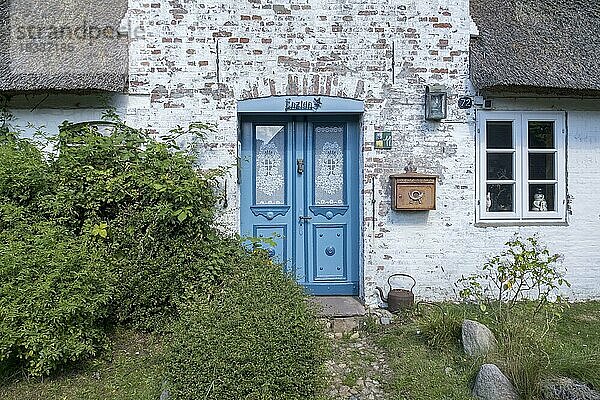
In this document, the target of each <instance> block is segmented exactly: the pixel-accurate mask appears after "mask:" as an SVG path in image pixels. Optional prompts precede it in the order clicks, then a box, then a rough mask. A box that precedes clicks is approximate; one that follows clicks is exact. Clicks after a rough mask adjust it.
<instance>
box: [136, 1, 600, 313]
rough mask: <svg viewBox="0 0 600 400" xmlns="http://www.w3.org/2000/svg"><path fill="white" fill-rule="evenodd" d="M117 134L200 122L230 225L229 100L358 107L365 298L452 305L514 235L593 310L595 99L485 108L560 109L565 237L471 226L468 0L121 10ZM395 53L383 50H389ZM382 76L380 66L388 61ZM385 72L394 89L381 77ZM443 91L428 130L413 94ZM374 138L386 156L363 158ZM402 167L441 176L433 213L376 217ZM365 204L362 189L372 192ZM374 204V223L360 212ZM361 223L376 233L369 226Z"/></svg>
mask: <svg viewBox="0 0 600 400" xmlns="http://www.w3.org/2000/svg"><path fill="white" fill-rule="evenodd" d="M129 7H130V10H129V18H130V24H132V26H136V27H141V28H143V31H144V34H143V35H140V36H139V37H137V38H133V39H132V42H131V45H130V52H129V54H130V95H129V98H128V101H127V106H126V114H127V122H128V123H130V124H131V125H133V126H137V127H141V128H149V129H152V130H154V131H156V132H157V133H160V132H164V131H166V130H167V129H169V128H171V127H173V126H175V125H186V124H188V123H189V122H192V121H202V122H209V123H214V124H215V125H216V132H215V133H214V134H211V135H210V136H209V137H208V138H207V142H206V151H205V152H204V154H203V155H202V157H201V160H200V161H201V163H202V165H203V166H204V167H207V168H208V167H214V166H220V165H231V166H232V170H231V171H232V174H231V176H230V178H229V179H228V189H229V205H230V207H229V208H228V209H226V210H223V220H224V221H225V222H226V223H227V224H228V225H229V226H232V227H234V228H235V227H238V226H239V213H240V210H239V207H238V206H236V205H237V204H239V193H238V186H237V185H236V184H235V179H236V178H235V176H236V174H235V171H234V169H233V165H234V163H235V157H236V147H237V145H236V143H237V134H238V132H237V130H238V120H237V111H236V101H237V100H241V99H246V98H254V97H262V96H270V95H286V94H287V95H295V94H299V95H304V94H305V95H318V94H319V95H332V96H344V97H351V98H357V99H360V100H364V102H365V113H364V116H363V120H362V135H363V154H362V156H363V176H364V179H363V190H362V193H363V196H362V201H363V253H364V255H363V259H364V275H365V278H364V286H363V290H364V295H365V298H366V300H367V302H369V303H375V302H377V301H378V300H377V297H376V295H375V290H374V287H375V286H382V285H383V283H384V282H385V280H386V278H387V277H388V276H389V275H390V274H392V273H396V272H403V273H409V274H412V275H413V276H414V277H415V278H416V279H417V282H418V284H417V288H416V293H417V297H418V298H420V299H422V298H430V299H442V298H446V299H448V298H450V299H452V298H454V296H455V295H454V292H453V283H454V282H455V281H456V280H457V279H458V278H460V276H461V275H463V274H469V273H471V272H473V271H474V270H475V269H476V268H477V267H478V266H480V265H481V264H482V263H483V261H484V260H485V259H486V257H488V256H489V255H492V254H497V253H498V252H499V251H500V250H501V249H502V247H503V244H504V242H506V241H507V240H508V239H509V238H510V237H511V236H512V235H513V234H514V233H515V232H520V233H521V234H523V235H529V234H533V233H535V232H539V234H540V236H541V238H542V240H544V241H545V242H547V243H548V245H549V246H550V248H551V250H552V251H556V252H560V253H563V254H564V255H565V258H564V262H565V265H566V266H567V267H568V269H569V276H568V279H569V280H570V281H571V282H572V283H573V293H571V295H572V296H573V297H574V298H575V299H584V298H598V297H600V284H599V283H600V282H599V278H600V250H598V248H597V246H598V244H599V243H600V190H599V189H598V188H599V187H600V110H599V108H600V107H599V106H598V105H597V102H596V103H594V102H587V103H586V102H583V101H581V102H579V101H576V100H573V101H570V102H566V103H565V102H562V103H560V104H558V103H556V104H555V103H552V102H550V101H537V100H532V101H528V102H521V103H514V102H510V101H499V102H498V103H497V104H496V103H495V106H496V107H498V108H499V109H511V110H520V109H532V110H535V109H555V110H565V111H568V128H569V133H568V162H567V166H568V191H569V194H570V195H572V196H573V203H572V215H569V217H568V226H529V227H514V226H513V227H487V228H483V227H476V226H475V206H476V200H475V182H476V179H475V172H476V171H475V153H476V151H475V131H474V127H475V124H474V118H475V117H474V113H473V112H472V111H471V112H470V113H467V112H465V111H463V110H458V109H457V106H456V100H457V98H458V97H459V96H461V95H464V94H473V93H472V92H471V89H470V85H469V82H468V79H467V77H468V46H469V37H470V31H469V30H470V27H471V26H472V24H471V23H470V19H469V15H468V1H467V0H433V1H420V0H393V1H387V0H348V1H332V0H304V1H299V0H291V1H285V2H280V3H276V2H272V1H270V0H238V1H233V0H229V1H227V0H207V1H202V2H200V1H191V0H180V1H178V0H172V1H164V0H163V1H161V0H154V1H152V0H150V1H146V0H130V3H129ZM392 49H394V51H392ZM393 63H394V68H392V64H393ZM392 75H393V79H392ZM430 84H443V85H446V86H448V88H449V96H450V97H449V115H448V118H447V119H446V120H445V121H444V122H441V123H437V122H427V121H425V120H424V118H423V114H424V94H425V85H430ZM376 130H387V131H392V132H393V149H392V150H374V149H373V133H374V131H376ZM408 163H412V164H413V165H414V166H416V167H417V168H418V171H419V172H424V173H433V174H437V175H439V176H440V178H439V182H438V188H437V189H438V193H437V210H434V211H430V212H394V211H391V210H390V185H389V181H388V176H389V175H390V174H392V173H398V172H403V170H404V167H405V166H406V165H407V164H408ZM373 180H374V181H375V191H374V193H373V191H372V189H371V188H372V181H373ZM373 198H374V199H375V215H374V217H375V219H374V220H373V211H372V210H373V208H372V204H371V201H372V199H373ZM373 224H374V225H373Z"/></svg>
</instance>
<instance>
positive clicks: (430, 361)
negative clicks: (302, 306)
mask: <svg viewBox="0 0 600 400" xmlns="http://www.w3.org/2000/svg"><path fill="white" fill-rule="evenodd" d="M443 307H444V310H445V311H446V316H445V318H443V317H442V316H441V313H440V312H439V311H438V310H436V309H435V308H433V307H432V308H431V309H430V310H427V311H426V312H422V313H407V314H405V315H402V316H400V319H401V322H400V323H396V324H394V325H393V326H392V327H390V328H388V329H385V330H383V331H382V332H380V333H379V334H377V335H378V340H377V343H378V345H379V346H380V347H381V348H382V349H384V350H385V352H386V353H387V357H388V363H389V365H390V368H391V369H392V372H393V378H392V379H390V381H389V383H388V385H387V387H386V389H387V391H388V398H389V399H393V400H400V399H402V400H426V399H453V400H461V399H465V400H467V399H471V393H470V388H471V386H472V382H473V379H474V378H475V375H476V374H477V371H478V369H479V367H480V365H481V364H482V363H484V362H486V361H485V360H483V359H477V358H468V357H466V356H465V354H464V353H463V350H462V347H461V344H460V341H459V340H458V337H457V326H459V324H460V322H462V318H465V317H466V318H471V319H480V318H477V311H476V309H474V308H473V307H469V306H463V305H455V304H444V305H443ZM514 321H518V319H517V318H515V319H514V320H513V324H515V325H514V326H513V327H512V328H511V327H510V326H509V327H508V328H511V329H507V327H505V328H504V329H505V331H504V333H503V331H502V329H501V327H498V326H494V325H492V324H490V325H489V326H490V328H491V329H492V330H494V331H495V333H496V335H497V338H498V339H499V342H500V343H499V345H500V350H499V352H498V353H497V354H492V355H490V356H488V360H487V361H489V362H494V363H497V365H499V366H500V368H501V369H502V370H503V371H504V372H505V373H506V374H507V375H508V376H509V377H511V378H512V379H514V380H515V384H516V385H517V389H519V391H520V392H521V394H522V396H523V398H526V399H536V398H537V393H538V390H537V384H538V383H539V379H543V378H546V377H551V376H566V377H571V378H575V379H577V380H580V381H582V382H585V383H587V384H589V385H591V386H592V387H594V388H595V389H597V390H598V389H600V302H598V301H591V302H586V303H575V304H572V305H571V307H570V308H569V309H568V310H566V311H565V313H564V314H563V315H562V317H561V318H560V319H559V320H557V321H556V322H555V323H554V324H553V325H551V327H550V330H549V332H548V334H547V335H546V336H544V338H543V341H542V342H541V343H538V342H536V343H534V342H532V341H530V338H531V336H527V335H526V334H525V333H526V331H527V329H529V330H532V329H533V330H535V329H543V328H544V327H543V326H519V322H514ZM484 322H488V323H489V321H484ZM507 330H508V331H510V335H509V334H507Z"/></svg>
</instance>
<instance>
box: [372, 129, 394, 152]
mask: <svg viewBox="0 0 600 400" xmlns="http://www.w3.org/2000/svg"><path fill="white" fill-rule="evenodd" d="M375 148H376V149H381V150H390V149H391V148H392V132H389V131H383V132H375Z"/></svg>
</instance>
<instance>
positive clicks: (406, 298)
mask: <svg viewBox="0 0 600 400" xmlns="http://www.w3.org/2000/svg"><path fill="white" fill-rule="evenodd" d="M395 276H406V277H408V278H410V279H412V281H413V285H412V286H411V287H410V290H406V289H392V284H391V283H390V279H392V278H393V277H395ZM387 282H388V286H389V287H390V291H389V292H388V297H387V299H386V298H385V296H384V295H383V289H382V288H380V287H379V286H377V287H376V288H375V289H377V291H378V292H379V295H380V296H381V300H383V301H384V302H386V303H388V310H389V311H390V312H396V311H398V310H399V309H401V308H409V307H412V306H413V304H415V294H414V293H413V289H414V287H415V286H416V285H417V281H416V280H415V278H413V277H412V276H410V275H408V274H393V275H390V276H389V278H388V280H387Z"/></svg>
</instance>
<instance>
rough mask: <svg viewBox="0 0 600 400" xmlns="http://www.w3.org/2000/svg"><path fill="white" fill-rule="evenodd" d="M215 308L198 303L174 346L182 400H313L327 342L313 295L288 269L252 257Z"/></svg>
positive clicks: (175, 381)
mask: <svg viewBox="0 0 600 400" xmlns="http://www.w3.org/2000/svg"><path fill="white" fill-rule="evenodd" d="M238 262H239V263H240V264H238V265H236V267H235V270H236V273H235V275H234V276H233V277H232V279H231V280H228V282H227V284H226V285H224V288H223V290H222V291H221V292H220V293H219V294H218V296H216V297H215V298H214V299H213V300H212V301H209V302H197V303H196V305H195V306H193V307H192V308H191V309H190V310H189V312H188V313H186V315H185V316H184V318H182V321H181V323H180V324H179V326H178V328H177V329H176V332H175V334H174V338H173V340H171V343H172V346H171V350H170V360H169V366H168V369H167V370H168V371H169V378H168V379H169V382H170V385H171V390H172V394H173V395H175V398H176V399H200V398H201V399H219V400H226V399H265V400H267V399H282V400H284V399H285V400H294V399H311V398H314V397H315V394H316V393H317V392H318V390H319V388H320V385H321V377H322V373H323V371H322V366H323V362H324V357H325V356H326V354H325V352H324V349H325V347H324V346H325V339H324V333H323V331H322V328H321V327H320V326H319V324H318V322H317V320H316V317H315V315H314V313H313V311H312V310H311V309H310V308H309V307H308V305H307V303H306V295H305V294H304V293H303V290H302V288H301V287H299V286H298V285H297V284H296V283H295V282H294V281H293V280H292V279H290V278H288V277H286V276H284V274H283V273H282V272H281V267H280V266H278V265H273V264H272V263H271V262H270V261H268V260H267V259H266V258H263V257H262V256H259V255H256V254H255V255H253V256H245V257H242V258H241V259H240V260H239V261H238Z"/></svg>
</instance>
